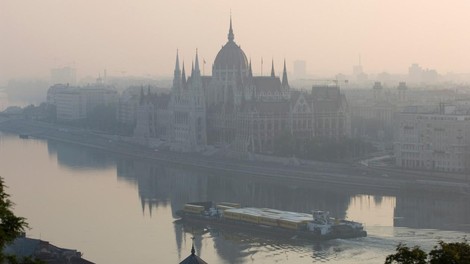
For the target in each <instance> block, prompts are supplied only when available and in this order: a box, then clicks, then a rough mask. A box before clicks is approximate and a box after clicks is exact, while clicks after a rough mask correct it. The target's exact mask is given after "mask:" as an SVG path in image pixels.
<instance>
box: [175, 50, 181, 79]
mask: <svg viewBox="0 0 470 264" xmlns="http://www.w3.org/2000/svg"><path fill="white" fill-rule="evenodd" d="M179 72H180V59H179V54H178V50H176V63H175V75H176V73H179Z"/></svg>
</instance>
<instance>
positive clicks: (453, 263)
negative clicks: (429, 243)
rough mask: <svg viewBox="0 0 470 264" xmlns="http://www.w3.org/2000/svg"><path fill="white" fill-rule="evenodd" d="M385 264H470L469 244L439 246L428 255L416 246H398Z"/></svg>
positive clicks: (443, 243)
mask: <svg viewBox="0 0 470 264" xmlns="http://www.w3.org/2000/svg"><path fill="white" fill-rule="evenodd" d="M385 264H470V244H468V241H467V240H464V241H463V242H453V243H446V242H444V241H439V244H438V245H437V246H435V247H434V249H433V250H431V251H430V252H429V254H428V253H426V252H424V251H423V250H422V249H421V248H419V247H418V246H415V247H413V248H409V247H407V246H406V245H405V244H401V243H400V244H399V245H398V246H397V248H396V253H395V254H391V255H389V256H387V258H386V259H385Z"/></svg>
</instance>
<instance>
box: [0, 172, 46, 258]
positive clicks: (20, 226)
mask: <svg viewBox="0 0 470 264" xmlns="http://www.w3.org/2000/svg"><path fill="white" fill-rule="evenodd" d="M9 197H10V195H8V194H7V193H5V184H4V181H3V178H1V177H0V263H9V264H40V263H43V262H42V261H39V260H35V259H32V258H29V257H28V258H24V259H18V258H16V257H15V256H11V255H5V254H3V250H4V248H5V246H6V245H8V244H9V243H11V242H13V240H15V238H17V237H18V236H20V235H21V234H22V233H23V232H24V231H25V229H26V228H28V224H27V223H26V219H25V218H23V217H18V216H16V215H15V214H14V213H13V211H12V207H13V202H12V201H11V200H10V199H9Z"/></svg>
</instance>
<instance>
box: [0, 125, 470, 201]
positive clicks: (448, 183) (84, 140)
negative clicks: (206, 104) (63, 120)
mask: <svg viewBox="0 0 470 264" xmlns="http://www.w3.org/2000/svg"><path fill="white" fill-rule="evenodd" d="M0 131H4V132H9V133H15V134H26V135H28V136H31V137H34V138H40V139H48V140H56V141H60V142H66V143H71V144H78V145H82V146H86V147H90V148H96V149H101V150H105V151H110V152H113V153H116V154H119V155H126V156H131V157H135V158H139V159H151V160H156V161H159V162H162V163H168V164H170V163H171V164H177V165H183V166H191V167H194V168H199V169H210V170H219V171H221V172H222V171H223V172H228V173H229V174H233V175H236V174H243V175H245V176H253V177H262V178H266V179H273V180H277V181H281V182H282V181H286V182H289V183H295V184H302V185H303V184H306V185H310V184H312V185H318V184H322V185H343V186H348V187H351V188H356V189H361V188H367V189H380V190H390V191H391V192H394V191H402V190H410V191H413V190H433V191H435V190H439V191H441V190H442V191H449V192H457V193H462V194H470V187H469V179H468V176H467V175H462V174H444V173H433V172H416V171H403V170H399V169H396V168H370V167H365V166H361V165H360V164H353V163H326V162H314V163H309V164H301V165H285V164H279V163H274V162H262V161H256V162H254V161H247V160H238V159H229V158H224V157H220V156H216V155H213V156H204V155H202V154H194V153H191V154H187V153H175V152H170V151H164V150H159V151H155V150H154V149H151V148H147V147H143V146H141V145H137V144H133V143H128V142H124V141H122V140H119V138H117V137H115V136H114V137H113V136H109V135H108V136H107V135H102V134H97V133H93V132H90V131H86V130H83V129H78V128H70V127H64V126H60V125H55V124H50V123H44V122H39V121H33V120H24V119H8V120H0Z"/></svg>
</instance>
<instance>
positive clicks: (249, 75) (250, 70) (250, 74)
mask: <svg viewBox="0 0 470 264" xmlns="http://www.w3.org/2000/svg"><path fill="white" fill-rule="evenodd" d="M248 77H250V78H252V77H253V70H252V69H251V59H250V64H249V65H248Z"/></svg>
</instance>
